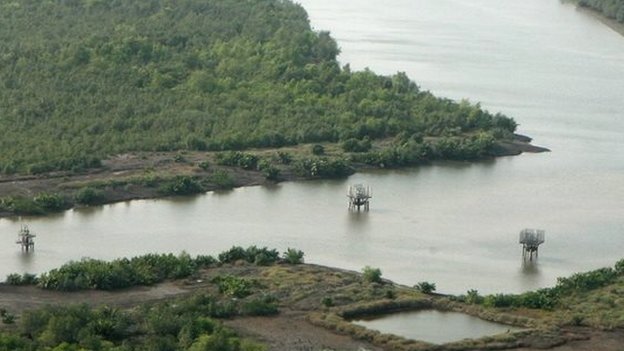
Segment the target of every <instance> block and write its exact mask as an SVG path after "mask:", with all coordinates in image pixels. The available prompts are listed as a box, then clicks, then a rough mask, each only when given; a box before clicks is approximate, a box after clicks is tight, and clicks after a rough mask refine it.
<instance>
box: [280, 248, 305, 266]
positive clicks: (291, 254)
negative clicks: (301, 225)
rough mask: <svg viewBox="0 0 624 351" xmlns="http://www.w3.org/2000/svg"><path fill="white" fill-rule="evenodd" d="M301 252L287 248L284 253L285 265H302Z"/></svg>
mask: <svg viewBox="0 0 624 351" xmlns="http://www.w3.org/2000/svg"><path fill="white" fill-rule="evenodd" d="M303 255H304V253H303V251H301V250H297V249H293V248H290V247H289V248H288V250H286V252H284V256H283V257H284V261H285V262H286V263H289V264H302V263H303V262H304V261H303Z"/></svg>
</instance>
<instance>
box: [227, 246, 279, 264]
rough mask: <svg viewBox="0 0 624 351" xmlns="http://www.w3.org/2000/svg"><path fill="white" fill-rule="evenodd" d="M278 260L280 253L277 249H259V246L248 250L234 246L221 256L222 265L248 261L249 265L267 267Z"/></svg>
mask: <svg viewBox="0 0 624 351" xmlns="http://www.w3.org/2000/svg"><path fill="white" fill-rule="evenodd" d="M278 260H279V252H278V251H277V250H275V249H269V248H267V247H262V248H258V247H257V246H250V247H248V248H247V249H243V248H242V247H240V246H232V248H230V249H229V250H227V251H224V252H222V253H220V254H219V262H221V263H235V262H236V261H246V262H248V263H254V264H256V265H258V266H267V265H271V264H273V263H275V262H277V261H278Z"/></svg>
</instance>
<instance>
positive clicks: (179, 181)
mask: <svg viewBox="0 0 624 351" xmlns="http://www.w3.org/2000/svg"><path fill="white" fill-rule="evenodd" d="M202 191H203V189H202V186H201V185H200V184H199V182H198V181H196V180H195V179H193V178H192V177H189V176H176V177H175V178H174V179H173V180H171V181H169V182H167V183H165V184H163V185H162V186H161V187H160V192H161V193H163V194H166V195H191V194H197V193H200V192H202Z"/></svg>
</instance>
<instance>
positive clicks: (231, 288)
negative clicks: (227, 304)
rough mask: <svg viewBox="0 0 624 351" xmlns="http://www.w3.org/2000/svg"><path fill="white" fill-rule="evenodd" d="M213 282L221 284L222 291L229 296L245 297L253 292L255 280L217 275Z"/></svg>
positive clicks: (220, 289) (220, 290)
mask: <svg viewBox="0 0 624 351" xmlns="http://www.w3.org/2000/svg"><path fill="white" fill-rule="evenodd" d="M212 282H213V283H216V284H217V285H218V286H219V292H220V293H222V294H224V295H227V296H231V297H236V298H243V297H247V296H249V295H251V293H252V291H251V289H252V287H253V282H252V281H250V280H248V279H244V278H239V277H235V276H233V275H226V276H218V277H215V278H214V279H213V280H212Z"/></svg>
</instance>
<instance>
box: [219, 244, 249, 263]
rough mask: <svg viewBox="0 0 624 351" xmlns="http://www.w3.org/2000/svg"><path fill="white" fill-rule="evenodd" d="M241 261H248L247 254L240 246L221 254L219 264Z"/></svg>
mask: <svg viewBox="0 0 624 351" xmlns="http://www.w3.org/2000/svg"><path fill="white" fill-rule="evenodd" d="M239 260H247V253H246V252H245V249H243V248H242V247H240V246H232V248H231V249H229V250H227V251H224V252H222V253H220V254H219V262H221V263H234V262H236V261H239Z"/></svg>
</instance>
